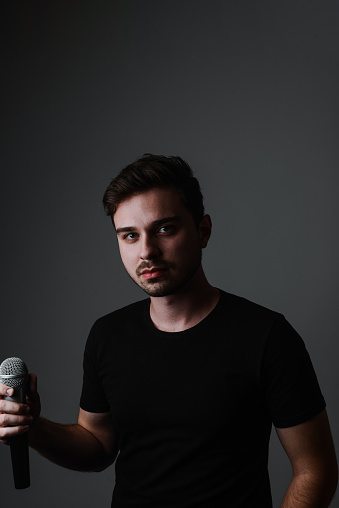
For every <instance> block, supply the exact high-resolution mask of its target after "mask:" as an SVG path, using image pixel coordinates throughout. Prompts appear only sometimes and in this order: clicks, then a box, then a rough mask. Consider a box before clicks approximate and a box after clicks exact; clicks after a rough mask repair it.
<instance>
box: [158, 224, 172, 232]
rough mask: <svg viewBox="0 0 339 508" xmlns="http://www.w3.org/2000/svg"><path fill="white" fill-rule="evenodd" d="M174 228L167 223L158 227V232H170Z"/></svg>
mask: <svg viewBox="0 0 339 508" xmlns="http://www.w3.org/2000/svg"><path fill="white" fill-rule="evenodd" d="M173 229H174V226H172V225H170V224H167V225H166V226H161V228H159V229H158V232H159V233H170V232H172V230H173Z"/></svg>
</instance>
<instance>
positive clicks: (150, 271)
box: [140, 267, 167, 279]
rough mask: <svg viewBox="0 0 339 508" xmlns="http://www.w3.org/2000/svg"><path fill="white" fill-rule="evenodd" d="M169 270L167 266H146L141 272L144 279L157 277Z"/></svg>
mask: <svg viewBox="0 0 339 508" xmlns="http://www.w3.org/2000/svg"><path fill="white" fill-rule="evenodd" d="M166 271H167V268H160V267H159V268H146V269H145V270H143V271H142V272H141V274H140V275H141V276H142V277H143V278H144V279H156V278H157V277H161V276H162V275H163V274H164V272H166Z"/></svg>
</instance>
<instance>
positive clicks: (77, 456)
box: [29, 418, 112, 471]
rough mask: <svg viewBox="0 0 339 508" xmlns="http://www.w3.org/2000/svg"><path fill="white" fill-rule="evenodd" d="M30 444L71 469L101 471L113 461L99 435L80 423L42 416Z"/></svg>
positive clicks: (31, 435) (45, 455) (33, 430)
mask: <svg viewBox="0 0 339 508" xmlns="http://www.w3.org/2000/svg"><path fill="white" fill-rule="evenodd" d="M29 444H30V446H31V447H32V448H33V449H34V450H36V451H37V452H38V453H39V454H40V455H42V456H43V457H45V458H47V459H48V460H50V461H52V462H54V463H55V464H58V465H59V466H62V467H65V468H67V469H73V470H76V471H101V470H103V469H105V468H106V467H107V466H109V465H110V464H111V463H112V458H111V457H108V455H107V454H106V453H105V450H104V448H103V446H102V445H101V443H100V442H99V441H98V439H97V438H96V437H95V436H94V435H93V434H91V432H89V431H88V430H86V429H85V428H84V427H82V426H81V425H79V424H73V425H62V424H59V423H54V422H51V421H49V420H46V419H44V418H39V419H38V421H37V422H36V423H35V424H34V426H32V428H31V429H30V431H29Z"/></svg>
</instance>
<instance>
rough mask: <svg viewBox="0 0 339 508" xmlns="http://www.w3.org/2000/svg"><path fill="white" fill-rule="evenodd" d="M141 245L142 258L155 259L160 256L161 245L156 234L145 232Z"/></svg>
mask: <svg viewBox="0 0 339 508" xmlns="http://www.w3.org/2000/svg"><path fill="white" fill-rule="evenodd" d="M139 245H140V254H139V255H140V258H141V259H144V260H146V259H154V258H157V257H159V256H160V247H159V244H158V241H157V238H156V237H155V236H154V235H150V234H145V235H144V236H143V237H142V238H141V242H140V244H139Z"/></svg>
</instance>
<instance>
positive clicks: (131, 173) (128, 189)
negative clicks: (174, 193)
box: [103, 153, 204, 226]
mask: <svg viewBox="0 0 339 508" xmlns="http://www.w3.org/2000/svg"><path fill="white" fill-rule="evenodd" d="M171 186H173V187H175V188H176V189H177V190H178V192H179V194H180V196H181V198H182V200H183V202H184V205H185V206H186V208H187V209H188V210H189V211H190V212H191V213H192V215H193V219H194V221H195V223H196V225H197V226H198V225H199V224H200V222H201V220H202V218H203V216H204V204H203V196H202V194H201V190H200V185H199V182H198V180H197V179H196V178H195V176H194V175H193V172H192V169H191V168H190V166H189V165H188V164H187V162H185V161H184V160H183V159H181V158H180V157H173V156H172V157H165V156H164V155H153V154H150V153H145V154H144V155H143V157H141V158H140V159H138V160H136V161H135V162H133V163H132V164H129V165H128V166H126V167H125V168H124V169H122V170H121V171H120V173H119V174H118V176H116V177H115V178H114V179H113V180H112V181H111V183H110V184H109V186H108V187H107V189H106V192H105V194H104V197H103V204H104V208H105V212H106V214H107V215H110V216H111V217H112V219H113V215H114V213H115V212H116V209H117V207H118V205H119V204H120V203H122V202H123V201H125V199H127V198H129V197H131V196H133V195H136V194H140V193H142V192H144V191H146V190H149V189H153V188H164V187H171Z"/></svg>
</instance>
